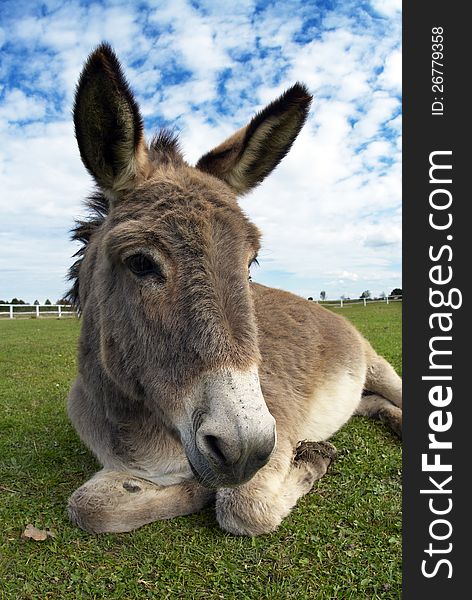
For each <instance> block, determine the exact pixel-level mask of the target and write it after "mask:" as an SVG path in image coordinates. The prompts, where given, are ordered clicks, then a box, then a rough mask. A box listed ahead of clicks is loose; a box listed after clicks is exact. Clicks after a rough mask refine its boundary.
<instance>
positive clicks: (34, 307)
mask: <svg viewBox="0 0 472 600" xmlns="http://www.w3.org/2000/svg"><path fill="white" fill-rule="evenodd" d="M314 302H317V303H318V304H321V305H322V306H335V307H338V308H348V307H349V306H355V305H356V304H363V305H364V306H367V305H369V304H379V303H383V304H390V302H402V296H386V297H385V298H354V299H352V300H351V299H349V300H348V299H345V300H342V299H341V300H314ZM76 316H77V311H76V309H75V308H74V307H73V306H71V305H69V304H62V305H61V304H0V319H14V318H15V317H35V318H38V319H39V318H40V317H56V318H58V319H61V318H62V317H76Z"/></svg>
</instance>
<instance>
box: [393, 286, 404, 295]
mask: <svg viewBox="0 0 472 600" xmlns="http://www.w3.org/2000/svg"><path fill="white" fill-rule="evenodd" d="M390 296H403V291H402V288H395V289H393V290H392V291H391V292H390Z"/></svg>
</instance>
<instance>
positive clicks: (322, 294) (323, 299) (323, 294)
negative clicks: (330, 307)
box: [320, 290, 326, 302]
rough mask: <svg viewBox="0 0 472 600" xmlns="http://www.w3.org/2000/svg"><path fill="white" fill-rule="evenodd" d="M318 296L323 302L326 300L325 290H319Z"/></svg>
mask: <svg viewBox="0 0 472 600" xmlns="http://www.w3.org/2000/svg"><path fill="white" fill-rule="evenodd" d="M320 298H321V300H322V301H323V302H324V301H325V300H326V292H325V291H324V290H323V291H321V292H320Z"/></svg>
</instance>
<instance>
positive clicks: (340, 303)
mask: <svg viewBox="0 0 472 600" xmlns="http://www.w3.org/2000/svg"><path fill="white" fill-rule="evenodd" d="M402 300H403V296H385V298H354V299H351V298H349V299H344V300H343V299H341V300H314V302H316V303H317V304H321V305H322V306H336V307H338V308H348V307H349V306H355V305H356V304H363V305H364V306H367V305H368V304H380V303H381V304H390V303H391V302H402Z"/></svg>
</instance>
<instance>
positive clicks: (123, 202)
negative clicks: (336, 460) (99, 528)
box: [74, 44, 311, 486]
mask: <svg viewBox="0 0 472 600" xmlns="http://www.w3.org/2000/svg"><path fill="white" fill-rule="evenodd" d="M310 100H311V97H310V96H309V94H308V93H307V90H306V88H305V87H304V86H302V85H300V84H297V85H295V86H294V87H292V88H291V89H289V90H288V91H287V92H285V93H284V94H283V95H282V96H281V97H280V98H279V99H278V100H276V101H275V102H273V103H272V104H270V105H269V106H268V107H267V108H265V109H264V110H263V111H262V112H260V113H259V114H257V115H256V116H255V117H254V118H253V119H252V121H251V122H250V123H249V125H248V126H247V127H244V128H243V129H240V130H239V131H237V132H236V133H235V134H234V135H233V136H231V137H230V138H229V139H227V140H226V141H225V142H223V143H222V144H221V145H220V146H218V147H217V148H215V149H214V150H212V151H210V152H208V153H207V154H205V155H204V156H203V157H202V158H201V159H200V160H199V161H198V163H197V164H196V166H195V167H191V166H189V165H188V164H186V163H185V161H184V159H183V157H182V155H181V153H180V150H179V147H178V143H177V141H176V139H175V138H174V137H173V136H172V135H170V134H168V133H161V134H159V135H158V136H157V137H155V138H154V139H153V140H152V142H151V143H150V144H149V145H147V144H146V143H145V140H144V136H143V123H142V119H141V116H140V113H139V109H138V106H137V104H136V102H135V100H134V98H133V96H132V93H131V91H130V89H129V87H128V85H127V83H126V81H125V79H124V76H123V73H122V70H121V67H120V65H119V63H118V60H117V58H116V56H115V55H114V54H113V52H112V50H111V48H110V47H109V46H108V45H106V44H102V45H101V46H99V47H98V48H97V49H96V50H95V52H93V54H92V55H91V56H90V57H89V59H88V61H87V63H86V65H85V67H84V70H83V72H82V75H81V77H80V80H79V84H78V87H77V92H76V99H75V107H74V123H75V131H76V136H77V141H78V144H79V149H80V154H81V157H82V160H83V162H84V164H85V166H86V168H87V169H88V171H89V172H90V173H91V174H92V176H93V177H94V179H95V181H96V183H97V185H98V187H99V190H100V194H99V196H98V197H96V198H95V204H97V203H98V204H99V205H101V208H102V209H103V210H104V213H105V214H103V218H102V219H101V220H99V221H98V222H97V221H95V227H94V228H93V233H92V234H90V228H89V232H88V234H87V235H85V234H84V231H83V228H84V226H82V228H81V227H79V228H78V230H77V231H78V234H77V237H80V236H81V235H82V234H83V235H84V236H85V237H88V238H89V240H88V244H87V248H86V251H85V253H84V258H83V260H82V261H81V262H80V265H79V266H78V269H77V285H78V284H79V282H80V287H79V292H78V293H79V296H80V304H81V307H82V311H83V317H84V321H85V322H84V328H85V326H87V330H90V331H94V333H93V334H91V335H90V340H95V342H92V341H90V343H95V344H96V345H97V346H98V345H99V357H100V365H101V367H102V368H103V370H104V371H105V373H106V375H107V376H108V377H109V378H110V379H111V380H112V381H113V382H114V384H115V385H116V386H117V387H118V388H119V389H120V390H121V392H122V393H123V396H125V397H127V398H128V399H129V402H130V405H133V404H134V403H135V402H136V401H139V402H141V403H144V404H145V405H146V407H147V410H148V411H152V412H153V413H154V414H156V415H158V416H159V418H160V419H161V420H162V421H163V422H164V423H165V424H166V426H167V427H169V428H170V429H171V430H172V431H174V432H175V433H176V435H178V436H179V438H180V440H181V441H182V444H183V446H184V449H185V452H186V455H187V457H188V460H189V462H190V464H191V466H192V468H193V471H194V473H195V475H196V476H197V478H198V479H199V480H200V481H201V482H202V483H204V484H205V485H208V486H226V485H237V484H240V483H242V482H243V481H246V480H247V479H249V478H250V477H252V475H254V473H255V472H256V471H257V470H258V469H259V468H260V467H262V466H263V465H264V464H265V463H266V462H267V460H268V458H269V456H270V454H271V452H272V450H273V448H274V444H275V439H276V432H275V421H274V419H273V417H272V416H271V414H270V413H269V411H268V409H267V406H266V404H265V401H264V397H263V395H262V391H261V387H260V382H259V377H258V364H259V361H260V355H259V349H258V340H257V327H256V321H255V315H254V306H253V299H252V291H251V286H250V284H249V281H248V267H249V266H250V264H251V262H252V261H254V259H255V257H256V254H257V251H258V249H259V232H258V230H257V228H256V227H255V226H254V225H253V224H252V223H251V222H250V221H249V220H248V219H247V218H246V217H245V216H244V214H243V212H242V211H241V209H240V208H239V206H238V204H237V202H236V197H237V196H238V194H244V193H245V192H247V191H249V190H250V189H252V188H253V187H254V186H256V185H257V184H258V183H260V182H261V181H262V180H263V179H264V178H265V177H266V175H268V174H269V173H270V172H271V171H272V169H274V167H275V166H276V165H277V164H278V163H279V161H280V160H281V159H282V158H283V156H284V155H285V154H286V153H287V152H288V150H289V149H290V146H291V145H292V143H293V141H294V139H295V137H296V136H297V134H298V132H299V131H300V128H301V127H302V125H303V123H304V121H305V118H306V115H307V112H308V108H309V104H310ZM97 198H98V199H97ZM85 228H87V227H86V226H85ZM89 300H90V301H89ZM83 344H85V345H86V344H87V341H85V342H83ZM98 393H100V392H99V391H98ZM131 410H132V409H131Z"/></svg>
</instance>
